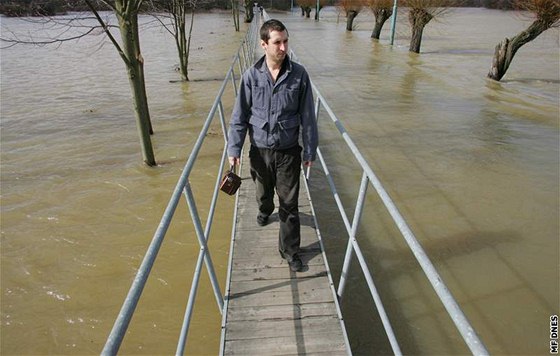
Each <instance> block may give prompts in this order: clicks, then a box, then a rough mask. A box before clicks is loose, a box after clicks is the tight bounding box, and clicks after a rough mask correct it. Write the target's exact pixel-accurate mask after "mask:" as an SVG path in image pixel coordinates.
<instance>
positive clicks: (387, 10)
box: [367, 0, 393, 39]
mask: <svg viewBox="0 0 560 356" xmlns="http://www.w3.org/2000/svg"><path fill="white" fill-rule="evenodd" d="M367 5H368V7H369V8H370V9H371V11H372V12H373V16H374V17H375V27H374V28H373V32H372V33H371V38H375V39H379V35H380V34H381V29H382V28H383V25H384V24H385V21H387V20H388V19H389V18H390V17H391V15H393V1H392V0H367Z"/></svg>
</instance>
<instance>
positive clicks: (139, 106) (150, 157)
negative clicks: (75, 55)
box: [1, 0, 156, 166]
mask: <svg viewBox="0 0 560 356" xmlns="http://www.w3.org/2000/svg"><path fill="white" fill-rule="evenodd" d="M84 1H85V3H86V4H87V7H88V8H89V9H90V10H91V12H92V13H93V16H94V18H95V20H96V21H97V22H98V23H99V26H91V25H90V26H86V25H84V24H83V22H81V20H83V18H80V17H79V16H77V17H70V18H69V17H64V18H58V17H44V18H43V19H42V21H44V23H45V24H55V25H56V26H59V28H66V30H61V31H60V32H58V33H56V34H54V35H53V36H54V37H50V38H48V39H42V40H39V41H37V40H36V39H35V38H33V37H32V36H31V37H29V36H28V37H27V39H22V37H21V36H20V35H16V34H14V33H10V34H11V36H12V37H11V38H6V37H2V38H1V40H2V41H3V42H6V43H8V44H9V45H8V46H10V45H15V44H20V43H28V44H39V45H47V44H61V43H63V42H67V41H71V40H75V39H77V38H80V37H83V36H86V35H88V34H91V33H96V32H98V31H99V30H100V29H101V31H103V33H105V34H106V35H107V37H108V38H109V40H110V41H111V43H112V44H113V45H114V47H115V48H116V50H117V52H118V53H119V55H120V57H121V59H122V60H123V62H124V64H125V66H126V70H127V73H128V79H129V83H130V88H131V91H132V98H133V102H134V113H135V116H136V126H137V128H138V134H139V136H140V141H141V147H142V157H143V160H144V162H145V163H146V164H147V165H149V166H155V165H156V160H155V156H154V151H153V147H152V141H151V138H150V134H152V133H153V129H152V123H151V120H150V111H149V108H148V98H147V95H146V85H145V80H144V58H143V57H142V52H141V50H140V38H139V30H138V12H139V10H140V7H141V6H142V1H143V0H113V1H108V0H100V2H99V3H95V4H94V3H93V2H92V1H93V0H84ZM100 4H101V5H103V6H106V7H108V8H110V9H111V10H113V12H114V14H115V15H116V17H117V21H118V29H119V32H120V35H121V43H122V44H119V42H118V41H117V40H116V38H115V37H114V35H113V33H112V32H111V29H115V26H112V25H110V24H109V22H108V20H107V19H103V18H102V17H101V15H100V14H99V11H98V10H99V9H100V8H98V5H100ZM70 28H77V29H78V30H79V31H81V32H80V33H79V34H74V35H71V36H68V35H67V32H68V31H69V29H70ZM4 34H5V32H3V36H4Z"/></svg>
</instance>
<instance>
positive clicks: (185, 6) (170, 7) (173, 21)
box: [152, 0, 200, 81]
mask: <svg viewBox="0 0 560 356" xmlns="http://www.w3.org/2000/svg"><path fill="white" fill-rule="evenodd" d="M199 2H200V1H199V0H156V1H153V2H152V8H153V9H154V11H157V12H158V14H154V17H155V18H156V19H157V20H158V21H159V22H160V23H161V24H162V26H163V27H164V28H165V29H166V30H167V31H168V32H169V33H170V34H171V35H172V36H173V38H174V39H175V45H176V47H177V53H178V54H179V71H180V73H181V77H182V79H183V80H184V81H189V54H190V48H191V38H192V30H193V25H194V14H195V11H196V8H197V6H198V5H199ZM189 10H190V24H189V31H188V32H187V13H188V12H189ZM161 11H163V14H162V13H159V12H161ZM165 17H169V20H170V22H166V21H164V19H165Z"/></svg>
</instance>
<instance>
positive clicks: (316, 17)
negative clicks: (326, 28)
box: [315, 5, 323, 21]
mask: <svg viewBox="0 0 560 356" xmlns="http://www.w3.org/2000/svg"><path fill="white" fill-rule="evenodd" d="M322 8H323V7H322V6H321V5H319V10H317V6H315V20H317V21H319V12H321V9H322Z"/></svg>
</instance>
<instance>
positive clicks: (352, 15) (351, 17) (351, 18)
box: [346, 10, 358, 31]
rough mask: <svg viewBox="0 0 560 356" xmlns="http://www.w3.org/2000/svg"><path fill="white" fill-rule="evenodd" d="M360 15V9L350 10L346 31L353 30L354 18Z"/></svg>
mask: <svg viewBox="0 0 560 356" xmlns="http://www.w3.org/2000/svg"><path fill="white" fill-rule="evenodd" d="M356 16H358V11H355V10H350V11H348V14H347V16H346V31H352V27H353V25H354V19H355V18H356Z"/></svg>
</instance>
